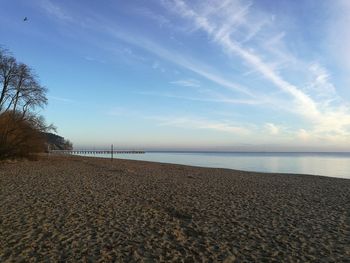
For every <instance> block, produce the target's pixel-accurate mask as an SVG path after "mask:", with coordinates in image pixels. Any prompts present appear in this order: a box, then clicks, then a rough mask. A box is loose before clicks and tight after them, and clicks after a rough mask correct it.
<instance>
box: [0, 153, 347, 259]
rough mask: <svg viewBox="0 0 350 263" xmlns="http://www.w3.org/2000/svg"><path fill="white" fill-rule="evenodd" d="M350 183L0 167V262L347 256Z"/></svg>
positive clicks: (163, 168) (145, 166)
mask: <svg viewBox="0 0 350 263" xmlns="http://www.w3.org/2000/svg"><path fill="white" fill-rule="evenodd" d="M349 213H350V180H348V179H337V178H328V177H319V176H306V175H285V174H282V175H281V174H263V173H252V172H241V171H233V170H227V169H210V168H198V167H190V166H181V165H171V164H159V163H150V162H141V161H128V160H114V161H113V162H111V161H110V160H108V159H97V158H82V157H68V158H66V157H51V158H49V159H42V160H39V161H17V162H11V163H4V162H3V163H0V262H17V261H21V260H24V261H26V262H42V261H45V262H50V261H51V262H57V261H61V262H64V261H67V262H349V261H350V214H349Z"/></svg>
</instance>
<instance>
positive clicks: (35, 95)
mask: <svg viewBox="0 0 350 263" xmlns="http://www.w3.org/2000/svg"><path fill="white" fill-rule="evenodd" d="M0 87H1V93H0V126H1V127H0V158H1V156H3V157H4V156H5V157H6V156H11V155H14V154H16V153H17V154H18V153H19V152H20V153H21V155H23V153H25V152H30V151H31V150H30V149H32V151H37V150H38V149H41V148H42V147H39V146H38V145H37V144H38V143H42V141H43V140H41V139H40V135H41V133H42V132H47V131H50V130H55V127H54V126H53V125H47V124H46V123H45V120H44V118H43V117H42V116H40V115H38V114H37V113H36V112H35V110H36V109H37V108H43V107H44V106H45V105H46V104H47V98H46V93H47V89H46V88H45V87H43V86H41V85H40V84H39V81H38V78H37V76H36V75H35V74H34V72H33V70H32V69H31V68H30V67H28V66H27V65H25V64H23V63H18V62H17V61H16V59H15V58H14V57H13V56H12V55H10V54H9V52H8V51H7V50H4V49H0Z"/></svg>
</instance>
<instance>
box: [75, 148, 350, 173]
mask: <svg viewBox="0 0 350 263" xmlns="http://www.w3.org/2000/svg"><path fill="white" fill-rule="evenodd" d="M146 153H147V152H146ZM151 153H153V152H151ZM154 153H162V152H154ZM169 153H170V152H169ZM175 153H176V152H175ZM179 153H183V152H179ZM276 153H277V152H276ZM73 156H74V157H82V158H94V159H100V160H110V158H109V157H96V156H88V155H73ZM113 160H129V161H135V162H148V163H154V164H168V165H180V166H187V167H193V168H205V169H223V170H229V171H237V172H247V173H256V174H279V175H287V176H292V175H294V176H318V177H326V178H335V179H344V180H350V177H349V178H346V177H342V176H340V175H339V176H336V175H322V174H308V173H291V172H263V171H254V170H240V169H235V168H225V167H212V166H202V165H194V164H192V165H191V164H180V163H170V162H160V161H148V160H137V159H126V158H118V157H114V158H113Z"/></svg>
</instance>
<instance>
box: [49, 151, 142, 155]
mask: <svg viewBox="0 0 350 263" xmlns="http://www.w3.org/2000/svg"><path fill="white" fill-rule="evenodd" d="M50 153H52V154H111V155H112V154H144V153H145V151H139V150H136V151H135V150H52V151H50Z"/></svg>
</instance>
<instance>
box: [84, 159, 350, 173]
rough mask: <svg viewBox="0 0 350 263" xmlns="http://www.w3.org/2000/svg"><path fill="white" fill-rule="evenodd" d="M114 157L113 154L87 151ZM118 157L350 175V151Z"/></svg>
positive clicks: (287, 171) (284, 171)
mask: <svg viewBox="0 0 350 263" xmlns="http://www.w3.org/2000/svg"><path fill="white" fill-rule="evenodd" d="M86 156H96V157H106V158H110V155H102V154H101V155H91V154H90V155H86ZM114 157H115V158H121V159H131V160H144V161H152V162H162V163H175V164H185V165H193V166H203V167H218V168H229V169H237V170H244V171H256V172H275V173H298V174H314V175H324V176H331V177H341V178H349V179H350V153H213V152H210V153H203V152H193V153H192V152H186V153H183V152H147V153H145V154H117V155H114Z"/></svg>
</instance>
